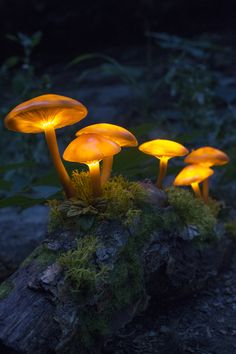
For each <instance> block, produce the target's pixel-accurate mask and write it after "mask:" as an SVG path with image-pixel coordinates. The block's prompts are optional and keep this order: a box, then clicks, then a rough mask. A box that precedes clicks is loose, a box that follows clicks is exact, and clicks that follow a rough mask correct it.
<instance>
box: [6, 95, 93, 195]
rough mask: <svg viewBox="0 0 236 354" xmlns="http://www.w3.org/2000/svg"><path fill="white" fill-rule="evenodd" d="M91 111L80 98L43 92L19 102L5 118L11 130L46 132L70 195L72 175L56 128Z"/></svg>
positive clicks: (59, 171)
mask: <svg viewBox="0 0 236 354" xmlns="http://www.w3.org/2000/svg"><path fill="white" fill-rule="evenodd" d="M86 115H87V109H86V107H85V106H83V105H82V104H81V103H80V102H78V101H76V100H74V99H72V98H69V97H65V96H59V95H54V94H48V95H42V96H38V97H35V98H33V99H31V100H29V101H26V102H23V103H21V104H19V105H18V106H16V107H15V108H14V109H13V110H12V111H11V112H10V113H8V115H7V116H6V118H5V126H6V128H7V129H9V130H13V131H16V132H22V133H41V132H44V133H45V137H46V141H47V145H48V148H49V151H50V154H51V157H52V160H53V163H54V166H55V168H56V170H57V173H58V175H59V178H60V181H61V184H62V186H63V188H64V191H65V194H66V196H67V197H68V198H70V197H72V196H73V195H74V190H73V187H72V184H71V180H70V177H69V175H68V173H67V171H66V169H65V167H64V165H63V163H62V161H61V157H60V153H59V149H58V145H57V139H56V134H55V129H58V128H63V127H65V126H67V125H71V124H74V123H77V122H79V121H80V120H81V119H83V118H84V117H85V116H86Z"/></svg>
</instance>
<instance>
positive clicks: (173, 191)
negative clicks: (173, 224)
mask: <svg viewBox="0 0 236 354" xmlns="http://www.w3.org/2000/svg"><path fill="white" fill-rule="evenodd" d="M167 194H168V201H169V204H170V205H171V206H172V207H173V209H174V212H175V213H176V214H177V215H178V217H179V218H180V219H181V221H182V222H183V224H191V225H196V226H197V227H198V229H199V232H200V235H201V239H202V240H207V239H208V238H212V235H215V232H214V227H215V225H216V218H215V216H214V215H213V213H212V211H211V209H210V208H209V207H208V206H207V205H206V204H205V203H204V202H203V201H202V200H200V199H197V198H195V197H194V195H193V194H192V193H190V192H189V191H187V190H185V189H182V188H177V187H171V188H169V189H168V190H167Z"/></svg>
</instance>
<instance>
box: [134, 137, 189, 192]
mask: <svg viewBox="0 0 236 354" xmlns="http://www.w3.org/2000/svg"><path fill="white" fill-rule="evenodd" d="M139 150H140V151H142V152H144V153H145V154H148V155H152V156H155V157H156V158H157V159H159V160H160V168H159V174H158V178H157V187H158V188H160V189H162V188H163V179H164V177H165V175H166V170H167V165H168V161H169V159H171V158H172V157H177V156H184V155H187V153H188V150H187V149H186V148H185V147H184V146H183V145H181V144H179V143H176V142H175V141H172V140H164V139H155V140H150V141H147V142H146V143H143V144H142V145H140V146H139Z"/></svg>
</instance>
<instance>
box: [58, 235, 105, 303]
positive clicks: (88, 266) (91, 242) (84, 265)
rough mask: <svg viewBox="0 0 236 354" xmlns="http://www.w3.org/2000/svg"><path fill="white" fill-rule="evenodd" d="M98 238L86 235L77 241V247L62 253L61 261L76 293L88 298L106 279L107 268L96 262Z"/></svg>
mask: <svg viewBox="0 0 236 354" xmlns="http://www.w3.org/2000/svg"><path fill="white" fill-rule="evenodd" d="M97 247H98V240H97V239H96V237H94V236H86V237H84V238H82V239H80V240H78V242H77V249H76V250H75V251H69V252H67V253H64V254H62V255H61V256H60V257H59V263H60V264H61V266H63V267H64V268H65V270H66V279H68V280H69V281H70V283H71V286H72V288H73V291H74V292H75V293H76V295H78V296H80V297H83V298H86V297H87V296H89V295H91V294H93V293H94V292H95V290H96V289H97V288H98V287H99V284H100V283H101V282H102V281H104V279H105V277H106V274H107V268H106V267H105V266H103V267H101V268H100V267H99V266H98V265H96V264H95V262H94V256H95V252H96V249H97Z"/></svg>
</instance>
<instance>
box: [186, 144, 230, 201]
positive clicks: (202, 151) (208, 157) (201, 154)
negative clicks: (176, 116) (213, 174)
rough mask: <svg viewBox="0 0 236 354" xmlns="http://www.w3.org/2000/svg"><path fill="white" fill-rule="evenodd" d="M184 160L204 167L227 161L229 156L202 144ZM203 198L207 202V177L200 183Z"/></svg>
mask: <svg viewBox="0 0 236 354" xmlns="http://www.w3.org/2000/svg"><path fill="white" fill-rule="evenodd" d="M184 162H186V163H190V164H198V165H201V166H205V167H212V166H222V165H225V164H227V163H228V162H229V157H228V155H227V154H225V153H224V152H223V151H221V150H219V149H215V148H213V147H211V146H203V147H200V148H199V149H196V150H193V151H192V152H191V153H190V154H189V155H188V156H186V157H185V159H184ZM202 194H203V199H204V201H205V202H206V203H208V199H209V178H207V179H205V180H204V181H203V183H202Z"/></svg>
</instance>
